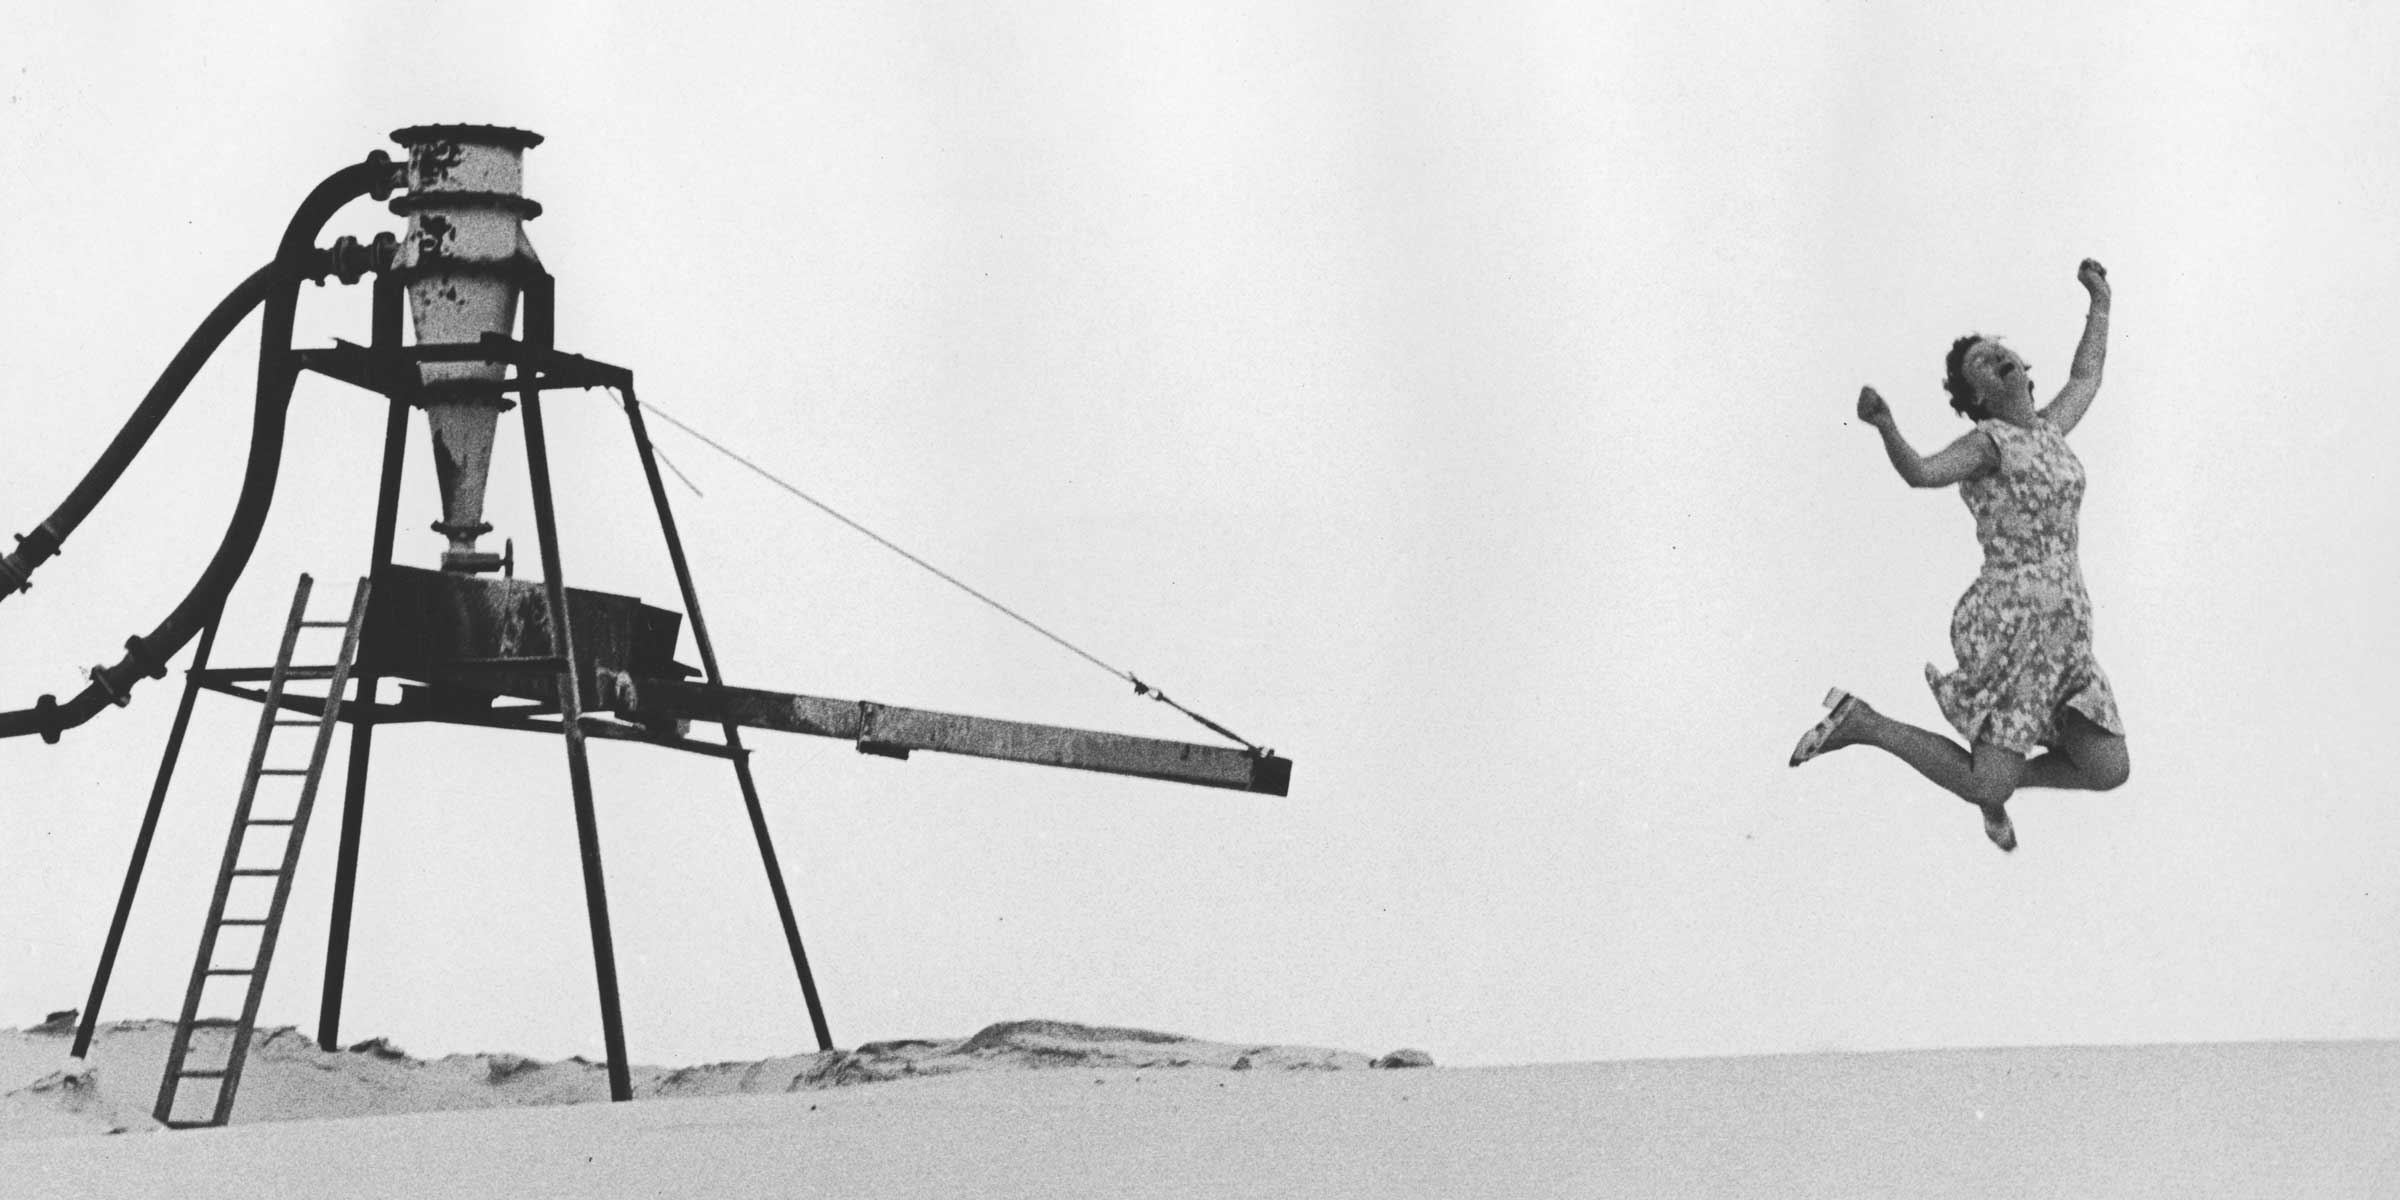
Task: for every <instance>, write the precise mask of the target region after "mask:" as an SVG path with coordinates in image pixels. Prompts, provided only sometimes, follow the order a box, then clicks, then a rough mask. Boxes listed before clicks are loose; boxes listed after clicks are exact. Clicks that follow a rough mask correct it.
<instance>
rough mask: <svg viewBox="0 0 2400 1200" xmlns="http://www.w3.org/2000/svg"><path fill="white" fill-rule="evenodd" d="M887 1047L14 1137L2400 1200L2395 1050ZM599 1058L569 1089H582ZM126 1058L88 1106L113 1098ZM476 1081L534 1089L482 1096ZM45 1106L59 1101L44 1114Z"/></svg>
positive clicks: (404, 1182)
mask: <svg viewBox="0 0 2400 1200" xmlns="http://www.w3.org/2000/svg"><path fill="white" fill-rule="evenodd" d="M994 1030H999V1031H1001V1032H999V1033H997V1034H995V1033H994ZM149 1036H150V1034H147V1033H142V1032H140V1031H136V1032H135V1033H134V1034H132V1035H130V1036H128V1037H127V1038H125V1039H124V1040H123V1042H122V1044H121V1047H120V1054H121V1055H122V1054H125V1053H126V1052H127V1051H129V1050H130V1049H132V1048H133V1047H134V1046H135V1045H136V1044H137V1043H139V1042H141V1041H142V1040H143V1039H144V1038H146V1037H149ZM50 1040H51V1041H52V1042H56V1041H57V1040H56V1039H50ZM291 1040H292V1041H295V1042H296V1041H297V1040H298V1039H291ZM41 1041H42V1039H39V1038H32V1037H28V1036H26V1035H22V1034H7V1035H0V1046H10V1045H14V1046H15V1047H16V1049H15V1050H13V1051H11V1052H10V1053H9V1054H8V1055H0V1066H5V1067H7V1068H8V1069H11V1070H24V1069H28V1068H32V1067H38V1066H41V1065H42V1063H40V1062H36V1061H32V1060H33V1059H34V1058H36V1057H38V1056H37V1055H35V1054H33V1053H32V1052H30V1051H28V1050H27V1047H32V1048H33V1049H34V1050H39V1049H41V1048H42V1046H41ZM882 1047H883V1049H881V1050H879V1051H877V1052H876V1053H874V1054H868V1053H866V1052H867V1051H868V1050H869V1049H870V1048H869V1047H861V1048H860V1050H859V1051H857V1052H850V1054H851V1056H850V1057H849V1058H848V1059H847V1061H849V1062H851V1063H853V1064H857V1063H865V1062H880V1063H881V1064H882V1065H881V1066H880V1067H876V1068H872V1069H870V1068H867V1067H856V1068H855V1069H853V1070H852V1072H851V1075H852V1078H851V1079H848V1080H845V1079H841V1078H838V1076H840V1075H841V1073H842V1072H841V1069H840V1067H839V1066H838V1064H837V1060H840V1059H841V1058H842V1056H841V1055H838V1054H837V1055H835V1056H819V1055H801V1056H794V1057H793V1058H790V1059H773V1060H768V1062H767V1063H766V1064H722V1065H720V1066H718V1067H714V1068H707V1069H695V1070H687V1071H683V1072H669V1071H647V1072H644V1073H643V1074H642V1076H641V1077H640V1079H641V1081H642V1086H644V1087H646V1088H647V1089H648V1090H647V1091H646V1093H645V1094H646V1095H649V1096H651V1097H653V1098H652V1099H646V1100H637V1101H636V1102H633V1103H629V1104H614V1105H612V1104H574V1103H571V1104H560V1103H557V1102H556V1100H555V1099H553V1100H551V1101H548V1102H545V1101H541V1100H532V1101H530V1102H529V1101H527V1100H526V1099H524V1097H528V1096H531V1095H533V1094H534V1092H533V1091H531V1090H520V1091H518V1092H514V1093H511V1092H510V1090H509V1089H510V1088H511V1086H512V1084H513V1085H515V1086H516V1087H518V1088H520V1089H524V1088H525V1086H526V1085H527V1084H528V1083H539V1082H540V1078H539V1077H540V1076H541V1075H542V1074H544V1073H545V1071H546V1070H547V1068H529V1067H520V1068H517V1069H516V1070H514V1071H513V1072H506V1071H504V1072H502V1075H503V1076H504V1077H503V1078H500V1079H498V1080H496V1081H495V1080H493V1079H492V1078H491V1076H492V1074H493V1072H492V1070H491V1068H490V1063H491V1062H494V1061H514V1062H518V1063H521V1062H523V1060H511V1059H510V1058H509V1056H461V1057H460V1058H459V1059H456V1060H438V1061H437V1062H434V1063H415V1061H414V1060H400V1059H388V1058H379V1057H378V1056H375V1055H372V1054H357V1055H339V1056H325V1059H324V1061H319V1062H316V1063H315V1064H314V1065H309V1061H308V1059H307V1056H306V1055H302V1054H299V1053H296V1052H294V1053H292V1054H290V1055H289V1056H288V1059H287V1061H286V1062H285V1063H284V1064H283V1068H276V1069H275V1070H282V1069H284V1068H293V1067H295V1065H296V1064H297V1066H296V1070H297V1072H303V1073H288V1074H277V1073H274V1071H270V1073H269V1074H265V1075H261V1076H259V1077H258V1078H257V1080H255V1081H254V1083H253V1084H252V1085H246V1086H245V1089H244V1093H243V1096H244V1100H245V1102H247V1101H249V1100H250V1099H251V1098H252V1088H253V1086H255V1087H256V1089H257V1090H258V1091H259V1092H260V1093H262V1095H263V1094H272V1101H273V1104H274V1105H276V1106H278V1108H280V1107H281V1106H284V1105H293V1104H299V1105H301V1106H303V1107H304V1106H305V1102H306V1100H307V1098H308V1097H309V1096H311V1095H327V1096H332V1095H341V1096H348V1097H350V1099H349V1100H347V1101H344V1102H342V1103H341V1104H336V1105H333V1106H332V1107H331V1108H329V1109H328V1110H327V1113H331V1112H332V1111H335V1110H338V1109H342V1108H343V1107H345V1106H346V1105H355V1104H357V1103H359V1102H360V1101H359V1099H358V1097H360V1096H362V1095H365V1094H367V1093H369V1092H374V1093H377V1094H380V1095H381V1097H382V1103H385V1104H387V1105H391V1106H394V1109H395V1110H396V1109H397V1108H400V1107H404V1106H407V1105H410V1104H412V1103H421V1104H422V1106H423V1107H426V1108H448V1109H450V1110H451V1111H415V1112H405V1113H400V1114H399V1115H381V1116H358V1117H345V1118H341V1119H314V1120H310V1119H287V1120H259V1119H256V1118H255V1117H254V1118H253V1123H250V1124H246V1125H243V1124H237V1125H236V1126H234V1127H232V1128H228V1129H223V1130H210V1131H199V1132H184V1133H173V1134H128V1135H125V1136H116V1137H100V1136H63V1135H64V1134H65V1133H68V1132H70V1131H69V1130H68V1129H67V1128H66V1126H67V1125H70V1124H76V1123H77V1122H81V1125H80V1131H84V1132H96V1126H97V1125H99V1124H102V1123H104V1122H102V1121H93V1120H85V1119H84V1118H87V1117H89V1116H90V1115H91V1113H90V1112H89V1111H87V1112H80V1113H74V1112H66V1111H64V1110H65V1109H66V1108H67V1107H68V1106H69V1098H67V1097H64V1096H62V1094H61V1093H60V1091H59V1089H57V1088H56V1087H53V1088H52V1089H51V1090H50V1091H47V1092H41V1091H29V1090H28V1089H27V1088H26V1087H19V1088H17V1089H15V1090H13V1091H11V1092H10V1093H9V1094H8V1102H9V1107H7V1108H5V1109H0V1134H5V1135H7V1136H11V1137H14V1138H15V1139H16V1140H9V1141H0V1195H7V1196H11V1197H14V1196H28V1197H30V1196H62V1197H64V1196H155V1195H178V1196H190V1197H209V1196H227V1197H233V1196H243V1197H255V1196H262V1195H263V1196H275V1195H345V1196H403V1195H407V1196H436V1195H438V1196H626V1197H632V1196H643V1197H649V1196H672V1195H742V1196H903V1197H915V1196H959V1195H975V1196H1045V1197H1047V1196H1112V1197H1142V1196H1190V1195H1207V1196H1218V1195H1240V1196H1378V1197H1382V1196H1640V1197H1649V1196H1762V1197H1763V1196H1776V1197H1790V1196H1826V1197H1837V1196H1838V1197H1851V1196H1862V1197H1863V1196H1892V1197H1900V1196H1906V1197H1948V1196H1992V1197H2001V1196H2007V1197H2020V1196H2044V1197H2048V1196H2059V1197H2148V1196H2157V1197H2170V1196H2171V1197H2193V1196H2225V1197H2269V1196H2274V1197H2281V1196H2309V1197H2344V1196H2360V1197H2366V1196H2394V1195H2400V1044H2392V1043H2379V1042H2377V1043H2366V1042H2362V1043H2288V1044H2257V1045H2208V1046H2150V1047H2122V1048H2090V1047H2086V1048H2053V1049H2007V1050H1974V1051H1934V1052H1919V1053H1901V1054H1850V1055H1805V1056H1785V1057H1767V1058H1745V1059H1693V1060H1672V1061H1654V1062H1632V1063H1587V1064H1569V1065H1551V1066H1525V1067H1492V1068H1473V1069H1445V1068H1433V1069H1419V1070H1368V1069H1363V1068H1364V1067H1365V1066H1366V1063H1367V1059H1366V1057H1365V1056H1363V1055H1349V1054H1344V1053H1342V1052H1338V1051H1318V1050H1305V1049H1294V1048H1270V1047H1240V1046H1231V1045H1227V1044H1223V1043H1206V1042H1194V1041H1190V1040H1188V1039H1179V1038H1173V1037H1169V1036H1167V1035H1159V1034H1147V1033H1142V1032H1140V1031H1133V1030H1106V1029H1092V1028H1090V1027H1084V1026H1074V1025H1066V1024H1062V1023H1050V1022H1025V1023H1012V1024H1010V1025H1005V1026H995V1027H994V1029H993V1030H986V1031H984V1033H982V1034H978V1035H976V1036H975V1037H973V1038H966V1039H955V1040H941V1039H929V1040H924V1041H912V1042H893V1043H883V1044H882ZM54 1048H61V1049H63V1043H58V1044H57V1046H56V1047H54ZM311 1053H313V1052H311ZM1245 1058H1246V1059H1248V1060H1249V1065H1248V1067H1246V1068H1244V1069H1235V1067H1234V1064H1235V1063H1237V1062H1240V1061H1242V1060H1243V1059H1245ZM98 1059H99V1056H98V1055H95V1060H96V1061H97V1060H98ZM477 1060H480V1061H481V1063H482V1065H481V1066H480V1067H478V1066H477V1065H476V1061H477ZM119 1061H120V1063H123V1064H128V1065H129V1064H130V1063H131V1062H132V1061H133V1060H132V1058H130V1057H123V1058H121V1059H120V1060H119ZM328 1063H330V1065H327V1064H328ZM1269 1063H1273V1064H1277V1065H1267V1064H1269ZM411 1064H413V1065H411ZM444 1064H448V1065H444ZM829 1064H836V1065H829ZM567 1066H568V1068H569V1069H568V1070H567V1071H565V1072H561V1073H560V1074H559V1078H557V1079H552V1080H550V1081H549V1084H548V1085H546V1086H552V1088H553V1095H554V1096H555V1095H556V1093H557V1092H558V1091H559V1090H560V1089H559V1088H557V1087H556V1086H555V1085H558V1084H559V1083H560V1082H561V1080H563V1079H566V1078H570V1077H579V1075H578V1073H577V1072H578V1068H579V1067H580V1066H581V1065H580V1064H572V1063H570V1064H567ZM911 1066H913V1067H914V1068H915V1069H914V1070H909V1069H904V1068H907V1067H911ZM110 1068H111V1064H110V1063H108V1062H99V1064H98V1066H97V1068H96V1072H97V1073H98V1074H99V1075H100V1076H101V1078H99V1079H97V1080H94V1081H93V1082H92V1084H91V1085H90V1086H88V1087H86V1088H84V1089H83V1090H82V1092H81V1096H82V1102H84V1103H86V1104H87V1108H94V1109H95V1110H96V1108H97V1107H105V1101H107V1099H108V1098H109V1095H110V1089H111V1087H114V1086H117V1084H116V1082H115V1081H114V1080H110V1079H108V1078H107V1076H106V1073H107V1072H108V1071H109V1070H110ZM477 1070H480V1071H481V1072H482V1077H483V1078H482V1081H481V1082H473V1080H474V1078H475V1072H476V1071H477ZM875 1072H882V1074H880V1076H877V1077H874V1078H870V1076H871V1075H874V1074H875ZM677 1077H680V1078H681V1082H680V1083H677V1084H669V1083H668V1081H669V1080H670V1079H675V1078H677ZM44 1078H53V1077H52V1076H47V1075H46V1076H44ZM360 1079H374V1080H380V1081H381V1082H380V1084H378V1085H375V1086H371V1087H370V1086H367V1085H364V1084H361V1083H359V1080H360ZM745 1081H746V1082H747V1084H748V1085H749V1087H750V1090H748V1091H745V1090H743V1086H744V1083H745ZM853 1082H856V1083H858V1084H859V1085H858V1086H852V1085H851V1084H852V1083H853ZM155 1083H156V1077H155V1072H154V1071H153V1073H152V1074H151V1075H150V1076H148V1077H146V1078H144V1077H136V1078H134V1079H132V1080H131V1081H130V1082H129V1084H128V1085H127V1086H128V1087H129V1090H131V1091H132V1092H134V1093H135V1098H134V1101H133V1102H132V1103H131V1104H130V1105H123V1104H121V1105H120V1107H130V1108H132V1109H134V1110H135V1111H136V1112H137V1113H138V1111H139V1110H140V1109H142V1108H145V1107H147V1093H148V1092H149V1090H150V1089H152V1088H154V1087H155ZM477 1088H480V1089H483V1092H484V1095H485V1098H486V1099H489V1098H490V1097H491V1096H494V1095H507V1096H513V1097H516V1098H507V1099H499V1100H493V1101H491V1102H492V1103H496V1104H499V1105H503V1106H502V1107H486V1108H481V1109H478V1110H468V1111H462V1110H463V1109H467V1108H468V1102H467V1100H466V1099H462V1097H471V1096H472V1095H473V1093H474V1091H475V1089H477ZM678 1089H681V1090H678ZM787 1089H791V1090H787ZM669 1097H681V1098H669ZM119 1099H120V1100H122V1098H121V1097H120V1098H119ZM96 1102H97V1103H96ZM268 1103H269V1101H268V1099H264V1098H262V1099H261V1100H260V1111H261V1112H264V1111H266V1107H267V1105H268ZM45 1113H47V1114H49V1115H51V1116H53V1117H57V1118H59V1120H57V1121H55V1122H54V1123H53V1125H52V1126H51V1127H49V1128H47V1129H37V1128H36V1127H35V1126H36V1124H37V1123H38V1122H36V1121H35V1119H34V1118H36V1117H37V1116H41V1115H43V1114H45Z"/></svg>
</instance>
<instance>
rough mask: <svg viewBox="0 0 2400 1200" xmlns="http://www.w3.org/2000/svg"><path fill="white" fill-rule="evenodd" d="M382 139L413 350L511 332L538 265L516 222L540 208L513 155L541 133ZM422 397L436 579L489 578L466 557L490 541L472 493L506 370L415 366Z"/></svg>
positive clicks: (443, 132) (417, 134) (485, 562)
mask: <svg viewBox="0 0 2400 1200" xmlns="http://www.w3.org/2000/svg"><path fill="white" fill-rule="evenodd" d="M392 140H393V141H396V142H398V143H400V144H401V145H403V146H406V147H408V189H409V192H408V195H405V196H402V197H399V198H397V199H395V200H393V201H392V202H391V208H392V211H393V212H395V213H398V214H400V215H402V216H405V217H407V218H408V232H407V235H406V236H405V237H403V238H402V239H401V242H400V249H399V253H398V255H397V256H396V258H395V259H394V262H393V269H394V273H395V275H396V277H397V278H399V279H400V280H401V281H403V283H404V284H405V285H406V287H407V290H408V306H409V315H410V318H411V320H412V321H413V322H414V323H415V326H416V334H417V345H418V346H420V347H425V346H444V345H472V344H474V343H476V342H478V341H480V340H482V338H483V335H485V334H487V333H497V334H499V335H501V336H502V337H507V336H509V335H510V334H511V333H512V332H513V331H514V330H515V328H516V322H517V295H518V292H519V291H520V290H522V285H523V281H524V279H525V278H526V277H528V276H529V275H533V274H538V273H539V272H540V271H541V269H542V268H541V260H540V259H539V258H538V257H536V256H535V254H534V252H533V243H532V242H531V241H530V240H528V239H527V238H526V236H525V222H526V221H528V220H531V219H533V218H534V217H537V216H539V215H541V211H542V208H541V205H539V204H536V203H534V202H533V201H531V200H528V199H526V198H525V197H524V195H523V190H524V158H525V151H526V150H528V149H530V148H532V147H534V146H538V145H540V144H541V141H542V139H541V135H540V134H535V133H528V132H526V131H524V130H521V129H507V128H503V127H500V126H496V125H420V126H415V127H412V128H408V129H403V130H400V131H398V132H396V133H394V134H393V135H392ZM418 370H419V372H420V373H421V381H422V383H423V384H424V390H423V391H422V392H421V393H420V394H419V396H418V401H417V402H418V405H419V407H422V408H423V409H424V410H425V416H426V423H427V425H429V426H430V427H431V429H432V431H433V464H434V480H435V482H436V483H437V484H438V485H439V487H440V488H441V493H442V519H441V520H439V521H436V522H435V523H434V526H433V527H434V529H435V530H436V531H437V532H439V533H441V534H443V535H444V536H446V537H448V538H449V539H450V545H449V548H448V549H446V550H444V551H443V552H442V569H444V570H448V571H470V572H471V571H489V570H493V569H495V568H497V567H498V566H499V565H500V556H499V555H497V554H491V553H488V552H483V551H478V550H477V549H476V548H475V541H476V539H477V538H479V537H481V536H482V535H484V534H486V533H489V532H491V528H492V527H491V525H490V524H488V523H487V522H485V521H484V519H483V492H484V484H485V481H486V480H487V479H488V478H489V476H490V473H491V464H492V437H493V434H494V432H495V430H496V428H497V426H498V424H499V419H500V414H501V413H502V412H503V411H506V410H507V409H508V408H509V407H510V406H511V402H510V401H509V400H508V398H507V396H506V394H505V393H504V392H502V391H501V385H502V383H503V382H504V381H505V379H506V376H507V372H508V367H507V364H505V363H501V362H486V361H480V360H472V359H470V360H465V361H452V362H427V363H423V364H421V365H419V367H418Z"/></svg>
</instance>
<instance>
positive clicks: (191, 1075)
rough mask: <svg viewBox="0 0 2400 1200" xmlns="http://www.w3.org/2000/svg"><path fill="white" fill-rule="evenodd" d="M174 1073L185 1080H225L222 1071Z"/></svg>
mask: <svg viewBox="0 0 2400 1200" xmlns="http://www.w3.org/2000/svg"><path fill="white" fill-rule="evenodd" d="M175 1073H176V1074H177V1075H180V1076H182V1077H183V1078H185V1079H223V1078H225V1072H224V1071H222V1070H213V1071H177V1072H175Z"/></svg>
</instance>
